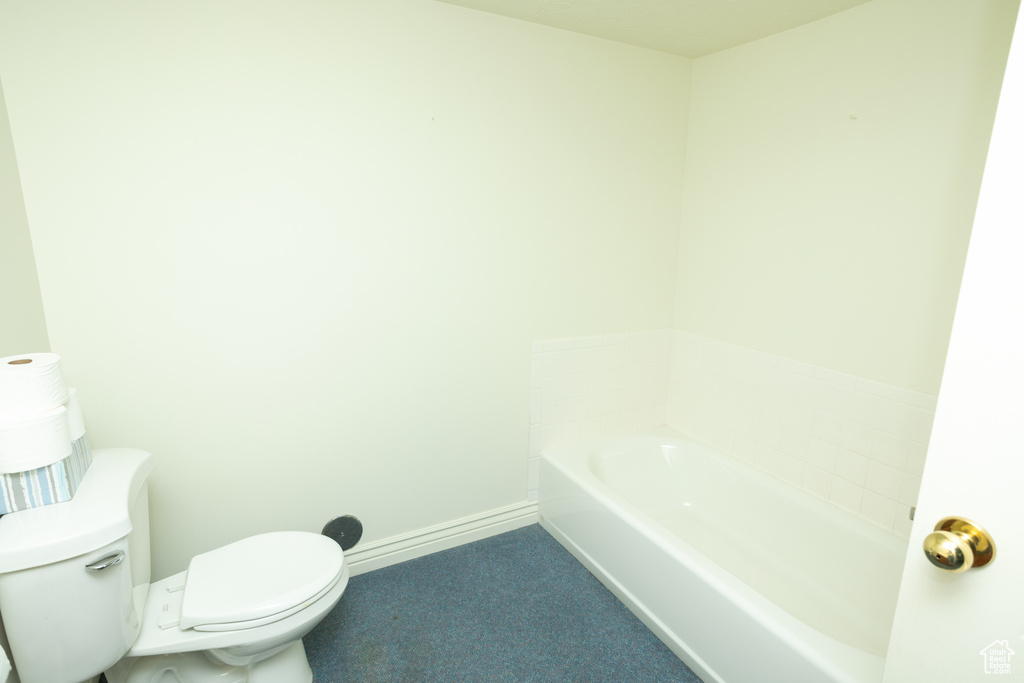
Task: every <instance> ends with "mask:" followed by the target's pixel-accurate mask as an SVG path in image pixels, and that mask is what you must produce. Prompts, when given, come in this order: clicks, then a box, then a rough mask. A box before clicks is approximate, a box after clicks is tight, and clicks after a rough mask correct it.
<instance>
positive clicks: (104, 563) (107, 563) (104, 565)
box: [85, 550, 124, 572]
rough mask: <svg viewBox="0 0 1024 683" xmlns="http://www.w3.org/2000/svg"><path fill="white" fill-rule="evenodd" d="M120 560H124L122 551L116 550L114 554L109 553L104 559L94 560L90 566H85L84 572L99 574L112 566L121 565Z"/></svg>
mask: <svg viewBox="0 0 1024 683" xmlns="http://www.w3.org/2000/svg"><path fill="white" fill-rule="evenodd" d="M122 560H124V551H123V550H118V551H117V552H116V553H111V554H110V555H107V556H106V557H104V558H101V559H99V560H96V561H95V562H93V563H92V564H87V565H85V571H87V572H101V571H103V570H104V569H110V568H111V567H113V566H114V565H118V564H121V561H122Z"/></svg>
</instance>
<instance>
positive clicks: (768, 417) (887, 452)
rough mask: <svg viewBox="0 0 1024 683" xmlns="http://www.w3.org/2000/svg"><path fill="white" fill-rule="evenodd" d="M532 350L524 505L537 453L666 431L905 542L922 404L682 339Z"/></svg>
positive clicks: (748, 352)
mask: <svg viewBox="0 0 1024 683" xmlns="http://www.w3.org/2000/svg"><path fill="white" fill-rule="evenodd" d="M533 351H534V352H533V385H532V386H533V395H532V402H531V411H530V412H531V426H530V460H529V473H530V476H529V489H530V491H529V495H530V499H531V500H536V490H537V478H538V468H539V460H538V456H539V455H540V452H541V450H543V449H544V448H548V447H550V446H554V445H567V444H572V443H577V442H579V441H583V440H588V439H591V438H605V437H610V436H615V435H618V434H623V433H628V432H630V431H635V430H638V429H645V428H647V427H652V426H657V425H659V424H668V425H669V426H671V427H673V428H675V429H678V430H679V431H681V432H684V433H686V434H689V435H691V436H693V437H694V438H696V439H698V440H699V441H702V442H704V443H707V444H709V445H712V446H714V447H715V448H716V449H717V450H719V451H721V452H723V453H725V454H727V455H730V456H732V457H735V458H737V459H739V460H742V461H744V462H747V463H750V464H752V465H753V466H755V467H757V468H758V469H760V470H762V471H764V472H767V473H769V474H771V475H773V476H775V477H777V478H779V479H782V480H783V481H786V482H788V483H789V484H792V485H794V486H798V487H800V488H802V489H804V490H805V491H807V492H809V493H811V494H813V495H815V496H817V497H819V498H821V499H823V500H827V501H829V502H830V503H832V504H833V505H836V506H838V507H840V508H842V509H844V510H847V511H849V512H852V513H853V514H856V515H859V516H860V517H863V518H864V519H866V520H868V521H870V522H872V523H873V524H876V525H878V526H881V527H883V528H885V529H888V530H890V531H892V532H894V533H896V534H898V535H900V536H902V537H904V538H908V537H909V535H910V508H911V507H912V506H913V505H915V503H916V500H917V494H918V490H919V488H920V484H921V473H922V471H923V468H924V460H925V453H926V451H927V445H928V439H929V436H930V434H931V425H932V420H933V418H934V414H935V402H936V397H935V396H933V395H930V394H924V393H921V392H917V391H912V390H909V389H903V388H899V387H895V386H891V385H887V384H882V383H879V382H874V381H871V380H867V379H864V378H861V377H856V376H853V375H848V374H844V373H840V372H835V371H833V370H828V369H826V368H821V367H817V366H814V365H810V364H808V363H802V362H799V361H794V360H790V359H787V358H782V357H780V356H774V355H771V354H767V353H763V352H760V351H755V350H753V349H749V348H744V347H741V346H736V345H734V344H728V343H725V342H720V341H717V340H714V339H710V338H708V337H703V336H700V335H696V334H693V333H690V332H686V331H683V330H657V331H650V332H642V333H633V334H624V335H610V336H606V337H584V338H577V339H563V340H555V341H543V342H537V343H535V344H534V349H533ZM664 378H667V381H666V380H665V379H664Z"/></svg>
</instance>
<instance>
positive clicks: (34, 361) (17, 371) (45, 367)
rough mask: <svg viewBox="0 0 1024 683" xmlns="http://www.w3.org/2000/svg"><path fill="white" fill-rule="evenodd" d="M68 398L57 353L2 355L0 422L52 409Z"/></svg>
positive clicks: (0, 361)
mask: <svg viewBox="0 0 1024 683" xmlns="http://www.w3.org/2000/svg"><path fill="white" fill-rule="evenodd" d="M68 397H69V393H68V386H67V384H66V383H65V382H64V373H63V372H62V371H61V368H60V356H58V355H57V354H55V353H29V354H25V355H23V356H7V357H6V358H0V422H6V421H8V420H12V419H17V418H21V417H30V416H32V415H37V414H39V413H44V412H46V411H48V410H53V409H54V408H56V407H58V406H61V405H64V404H65V403H67V401H68Z"/></svg>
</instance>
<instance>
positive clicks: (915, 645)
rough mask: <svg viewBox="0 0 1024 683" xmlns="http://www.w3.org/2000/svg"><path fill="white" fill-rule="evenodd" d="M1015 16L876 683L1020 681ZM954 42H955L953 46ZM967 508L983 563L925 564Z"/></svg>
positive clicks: (1020, 227)
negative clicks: (963, 568)
mask: <svg viewBox="0 0 1024 683" xmlns="http://www.w3.org/2000/svg"><path fill="white" fill-rule="evenodd" d="M1022 17H1024V12H1021V16H1019V17H1018V20H1017V32H1016V38H1017V40H1016V41H1015V43H1014V45H1013V46H1012V47H1011V50H1010V59H1009V63H1008V64H1007V70H1006V76H1005V78H1004V81H1003V91H1002V96H1001V98H1000V102H999V108H998V110H997V113H996V123H995V129H994V131H993V134H992V143H991V147H990V149H989V155H988V162H987V164H986V168H985V177H984V180H983V182H982V190H981V196H980V199H979V203H978V211H977V215H976V217H975V224H974V231H973V233H972V235H971V243H970V248H969V250H968V255H967V265H966V269H965V271H964V280H963V285H962V286H961V291H960V300H959V303H958V305H957V311H956V318H955V321H954V323H953V335H952V339H951V341H950V347H949V353H948V355H947V359H946V369H945V373H944V375H943V379H942V388H941V390H940V391H939V401H938V407H937V409H936V413H935V426H934V429H933V431H932V439H931V444H930V447H929V450H928V460H927V464H926V466H925V472H924V478H923V482H922V487H921V496H920V499H919V501H918V506H917V514H916V516H915V521H914V527H913V532H912V535H911V538H910V550H909V552H908V554H907V564H906V568H905V570H904V574H903V584H902V588H901V590H900V597H899V603H898V605H897V609H896V621H895V624H894V626H893V635H892V640H891V641H890V646H889V656H888V660H887V662H886V668H885V678H884V681H885V683H918V682H922V683H923V682H925V681H948V682H950V683H961V682H964V681H1000V680H1001V681H1024V44H1022V43H1024V29H1022V28H1021V27H1022V23H1024V22H1022ZM954 49H955V48H954ZM951 515H958V516H963V517H967V518H969V519H971V520H973V521H974V522H977V523H978V524H980V525H981V526H983V527H985V528H986V529H987V530H988V532H989V533H990V534H991V535H992V538H993V539H994V541H995V544H996V556H995V559H994V561H993V562H992V563H991V564H990V565H989V566H986V567H980V568H976V569H970V570H969V571H967V572H965V573H962V574H952V573H950V572H948V571H944V570H942V569H938V568H936V567H933V566H932V565H931V564H930V563H929V562H928V561H927V559H926V558H925V555H924V552H923V550H922V542H923V540H924V538H925V536H927V535H928V534H929V533H930V532H931V531H932V529H933V527H934V525H935V523H936V522H938V521H939V519H941V518H943V517H947V516H951Z"/></svg>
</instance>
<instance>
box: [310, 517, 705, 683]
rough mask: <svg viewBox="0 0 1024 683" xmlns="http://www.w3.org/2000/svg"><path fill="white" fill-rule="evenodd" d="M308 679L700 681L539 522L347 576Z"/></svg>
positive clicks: (360, 682)
mask: <svg viewBox="0 0 1024 683" xmlns="http://www.w3.org/2000/svg"><path fill="white" fill-rule="evenodd" d="M303 642H304V643H305V646H306V652H307V654H308V656H309V663H310V666H311V667H312V669H313V680H314V683H421V682H422V683H456V682H460V683H461V682H474V683H501V682H506V681H508V682H517V683H518V682H520V681H537V682H538V683H540V682H543V683H561V682H563V681H564V682H570V681H571V682H572V683H603V682H606V681H607V682H614V683H624V682H628V683H700V679H699V678H697V676H696V675H694V674H693V672H691V671H690V670H689V669H688V668H687V667H686V665H684V664H683V663H682V662H681V661H679V659H677V658H676V656H675V655H674V654H672V652H671V651H670V650H669V649H668V648H667V647H666V646H665V645H664V644H663V643H662V642H661V641H660V640H658V639H657V638H656V637H655V636H654V634H653V633H651V632H650V631H649V630H648V629H647V627H645V626H644V625H643V624H642V623H641V622H640V621H639V620H638V619H637V618H636V617H634V616H633V614H632V613H630V611H629V610H628V609H626V607H625V606H624V605H623V604H622V603H620V602H619V601H618V600H617V599H616V598H615V597H614V596H613V595H612V594H611V593H610V592H609V591H608V590H607V589H606V588H605V587H604V586H602V585H601V583H600V582H598V580H597V579H595V578H594V577H593V575H591V574H590V572H588V571H587V570H586V568H584V567H583V566H582V565H581V564H580V563H579V562H578V561H577V560H576V559H575V558H574V557H573V556H572V555H570V554H569V552H568V551H566V550H565V549H564V548H563V547H562V546H561V545H560V544H559V543H558V542H557V541H555V540H554V539H553V538H552V537H551V536H550V535H549V534H548V533H547V532H546V531H544V530H543V529H542V528H541V527H540V526H539V525H534V526H529V527H525V528H522V529H517V530H515V531H510V532H508V533H504V534H500V535H498V536H492V537H490V538H486V539H484V540H482V541H477V542H475V543H469V544H467V545H463V546H460V547H458V548H453V549H451V550H445V551H442V552H439V553H435V554H433V555H428V556H426V557H421V558H418V559H415V560H410V561H408V562H403V563H402V564H397V565H393V566H390V567H385V568H384V569H378V570H377V571H373V572H369V573H366V574H361V575H359V576H355V577H353V578H352V579H351V580H350V582H349V585H348V588H347V589H346V590H345V594H344V595H342V597H341V602H339V603H338V606H337V607H336V608H335V609H334V610H333V611H332V612H331V613H330V614H329V615H328V616H327V618H326V619H324V620H323V622H321V623H320V625H319V626H317V627H316V628H315V629H314V630H313V631H312V632H310V633H309V634H308V635H307V636H306V637H305V638H304V639H303Z"/></svg>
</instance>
